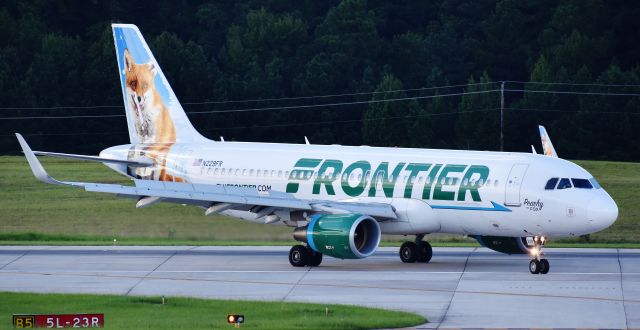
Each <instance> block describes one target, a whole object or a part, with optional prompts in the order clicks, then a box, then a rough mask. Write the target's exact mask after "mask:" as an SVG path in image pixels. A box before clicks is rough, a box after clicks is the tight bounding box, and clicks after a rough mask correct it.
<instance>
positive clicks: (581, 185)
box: [571, 178, 593, 189]
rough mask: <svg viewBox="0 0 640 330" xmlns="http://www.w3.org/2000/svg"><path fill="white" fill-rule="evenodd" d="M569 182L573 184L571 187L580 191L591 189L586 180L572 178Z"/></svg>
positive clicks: (589, 183)
mask: <svg viewBox="0 0 640 330" xmlns="http://www.w3.org/2000/svg"><path fill="white" fill-rule="evenodd" d="M571 182H573V186H574V187H576V188H581V189H593V186H592V185H591V182H589V180H587V179H576V178H572V179H571Z"/></svg>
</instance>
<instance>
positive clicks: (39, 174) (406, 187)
mask: <svg viewBox="0 0 640 330" xmlns="http://www.w3.org/2000/svg"><path fill="white" fill-rule="evenodd" d="M112 30H113V37H114V42H115V48H116V55H117V61H118V69H119V71H118V75H119V77H120V85H121V89H122V95H123V99H124V104H125V111H126V118H127V124H128V131H129V138H130V143H129V144H125V145H118V146H114V147H110V148H107V149H105V150H103V151H101V152H100V154H99V156H86V155H75V154H63V153H53V152H41V151H32V150H31V148H30V147H29V145H28V144H27V142H26V141H25V139H24V138H23V137H22V136H21V135H20V134H18V133H16V136H17V138H18V141H19V143H20V145H21V148H22V150H23V152H24V154H25V156H26V159H27V161H28V163H29V165H30V167H31V170H32V172H33V174H34V175H35V177H36V178H37V179H38V180H40V181H43V182H45V183H49V184H57V185H66V186H73V187H79V188H83V189H85V190H86V191H90V192H101V193H111V194H116V195H118V196H120V197H127V198H131V199H134V200H136V207H137V208H142V207H148V206H151V205H153V204H156V203H160V202H167V203H177V204H187V205H193V206H197V207H200V208H202V209H203V210H204V214H205V215H206V216H209V215H212V214H223V215H227V216H231V217H235V218H240V219H243V220H247V221H252V222H256V223H263V224H281V225H286V226H289V227H292V228H293V238H294V239H295V240H297V241H299V242H300V243H301V244H298V245H295V246H293V247H292V248H291V250H290V251H289V262H290V264H291V265H292V266H295V267H305V266H309V267H315V266H319V265H320V264H321V262H322V258H323V255H326V256H331V257H335V258H340V259H361V258H366V257H369V256H371V255H372V254H373V253H374V252H375V251H376V249H377V248H378V245H379V244H380V238H381V235H382V234H390V235H404V236H415V240H412V241H406V242H404V243H403V244H402V246H401V247H400V249H399V257H400V259H401V261H402V262H405V263H414V262H421V263H428V262H429V261H430V260H431V258H432V255H433V251H432V247H431V245H430V244H429V243H428V242H427V241H425V240H424V237H425V235H427V234H432V233H449V234H461V235H467V236H469V237H473V238H475V239H476V240H477V241H478V242H479V243H480V244H481V245H483V246H485V247H488V248H490V249H492V250H495V251H498V252H502V253H508V254H514V253H522V254H529V255H530V262H529V271H530V272H531V273H532V274H546V273H548V272H549V269H550V265H549V261H548V260H547V259H546V258H544V253H543V247H544V244H545V243H546V242H547V241H548V240H549V239H550V238H556V237H574V236H580V235H585V234H589V233H593V232H597V231H600V230H603V229H605V228H607V227H609V226H610V225H611V224H613V223H614V222H615V220H616V218H617V216H618V208H617V205H616V203H615V202H614V200H613V199H612V198H611V197H610V196H609V194H608V193H607V192H606V191H605V190H604V189H602V187H601V186H600V185H599V184H598V181H596V179H595V178H594V177H593V175H591V174H589V172H587V171H586V170H584V169H583V168H581V167H580V166H578V165H576V164H574V163H572V162H570V161H567V160H563V159H560V158H557V157H553V156H554V155H556V153H555V150H554V149H553V145H552V144H551V143H550V139H549V137H548V135H547V134H546V130H544V128H541V129H540V133H541V138H542V139H543V150H544V154H536V153H535V148H533V151H534V152H533V153H518V152H491V151H466V150H436V149H415V148H381V147H370V146H341V145H319V144H310V143H309V142H308V139H306V137H305V144H280V143H252V142H231V141H224V139H222V138H221V141H213V140H209V139H207V138H205V137H203V136H202V135H200V134H199V133H198V132H197V131H196V130H195V128H194V127H193V126H192V124H191V122H190V121H189V119H188V118H187V115H186V113H185V112H184V110H183V108H182V106H181V105H180V103H179V102H178V99H177V98H176V95H175V94H174V92H173V90H172V89H171V86H170V85H169V83H168V81H167V79H166V77H165V75H164V74H163V72H162V69H161V68H160V66H159V65H158V62H157V61H156V59H155V58H154V56H153V54H152V52H151V50H150V48H149V46H148V45H147V43H146V42H145V40H144V38H143V37H142V34H141V33H140V30H139V29H138V28H137V27H136V26H135V25H130V24H112ZM543 133H544V134H543ZM545 139H546V140H545ZM545 141H547V142H545ZM549 155H550V156H549ZM37 156H52V157H64V158H72V159H79V160H87V161H95V162H101V163H103V164H105V165H106V166H108V167H109V168H111V169H113V170H115V171H116V172H118V173H120V174H122V175H125V176H127V177H129V178H130V179H131V180H132V185H119V184H104V183H90V182H72V181H58V180H56V179H54V178H52V177H51V176H49V174H48V173H47V172H46V171H45V169H44V168H43V167H42V165H41V164H40V162H39V160H38V158H37Z"/></svg>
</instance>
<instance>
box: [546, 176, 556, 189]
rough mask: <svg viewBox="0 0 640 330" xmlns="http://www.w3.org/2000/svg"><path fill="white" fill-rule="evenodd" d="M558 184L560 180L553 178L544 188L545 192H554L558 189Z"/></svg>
mask: <svg viewBox="0 0 640 330" xmlns="http://www.w3.org/2000/svg"><path fill="white" fill-rule="evenodd" d="M556 183H558V178H551V179H549V181H547V185H546V186H544V189H545V190H553V189H554V188H555V187H556Z"/></svg>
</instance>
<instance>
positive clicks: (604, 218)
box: [587, 195, 618, 231]
mask: <svg viewBox="0 0 640 330" xmlns="http://www.w3.org/2000/svg"><path fill="white" fill-rule="evenodd" d="M587 216H588V220H589V223H590V224H591V226H592V227H593V228H594V229H595V230H597V231H599V230H603V229H605V228H607V227H609V226H611V225H612V224H613V223H614V222H615V221H616V219H617V218H618V205H616V202H614V201H613V199H612V198H611V197H609V196H608V195H607V196H601V197H598V198H594V199H592V200H591V202H590V203H589V206H588V208H587Z"/></svg>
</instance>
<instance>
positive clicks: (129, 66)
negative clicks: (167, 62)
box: [124, 48, 158, 76]
mask: <svg viewBox="0 0 640 330" xmlns="http://www.w3.org/2000/svg"><path fill="white" fill-rule="evenodd" d="M136 65H139V64H137V63H136V62H135V61H134V60H133V56H132V55H131V52H129V49H127V48H125V49H124V69H125V71H127V72H129V71H131V70H133V68H134V67H135V66H136ZM143 65H146V66H147V68H148V69H149V72H151V74H153V75H154V76H155V75H156V73H158V70H157V69H156V65H155V64H154V63H153V61H149V63H147V64H143Z"/></svg>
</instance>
